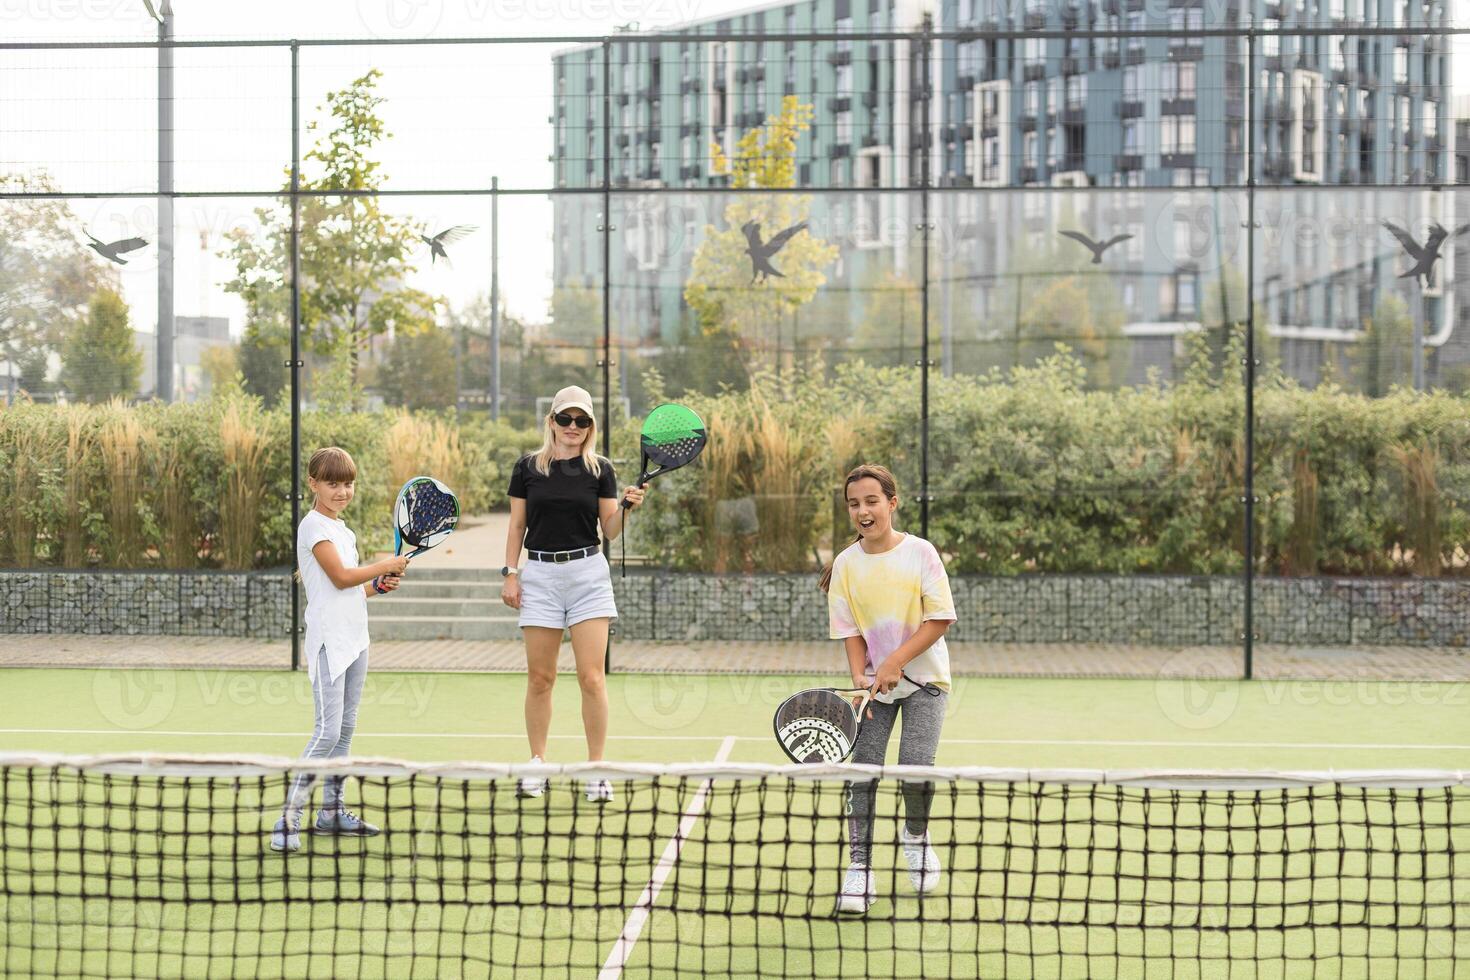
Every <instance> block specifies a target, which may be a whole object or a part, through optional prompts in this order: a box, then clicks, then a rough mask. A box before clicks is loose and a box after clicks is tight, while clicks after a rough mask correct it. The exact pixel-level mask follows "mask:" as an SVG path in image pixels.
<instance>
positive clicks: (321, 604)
mask: <svg viewBox="0 0 1470 980" xmlns="http://www.w3.org/2000/svg"><path fill="white" fill-rule="evenodd" d="M322 541H330V542H332V546H333V547H335V548H336V549H337V557H338V558H340V559H341V560H342V567H343V568H356V567H357V535H355V534H353V533H352V529H351V528H349V527H348V526H347V525H346V524H345V523H343V522H342V521H341V520H338V519H333V518H331V517H328V516H327V515H325V514H323V513H322V512H321V511H319V510H317V509H316V508H312V509H311V510H310V511H309V512H307V515H306V516H305V517H303V518H302V519H301V526H300V527H298V528H297V529H296V563H297V565H298V566H299V567H300V569H301V584H302V586H303V587H304V588H305V590H306V669H307V672H308V673H313V672H314V671H315V670H316V661H317V655H318V653H319V651H320V650H321V648H322V647H324V646H325V647H326V648H327V667H328V670H329V671H330V673H331V676H330V677H329V678H327V679H328V681H335V680H336V679H337V678H338V677H341V676H342V673H343V671H345V670H346V669H347V668H348V667H350V666H352V662H353V661H354V660H356V659H357V658H358V656H359V655H360V654H361V653H362V652H363V651H364V650H366V649H367V646H368V618H367V593H365V592H364V591H363V587H362V586H361V585H353V586H350V587H348V588H345V589H339V588H337V587H336V586H335V585H333V584H332V580H331V579H330V578H328V577H327V573H326V572H325V571H324V570H323V569H322V566H321V563H320V562H318V561H317V560H316V555H314V554H312V553H311V549H312V548H314V547H316V545H317V544H318V543H319V542H322Z"/></svg>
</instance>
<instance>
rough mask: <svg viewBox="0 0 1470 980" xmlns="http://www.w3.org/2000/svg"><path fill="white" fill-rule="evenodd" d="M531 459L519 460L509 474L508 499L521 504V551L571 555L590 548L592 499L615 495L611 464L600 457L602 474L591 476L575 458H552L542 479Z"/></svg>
mask: <svg viewBox="0 0 1470 980" xmlns="http://www.w3.org/2000/svg"><path fill="white" fill-rule="evenodd" d="M535 459H536V457H535V456H534V455H530V456H522V457H521V458H520V460H518V461H517V462H516V466H515V469H514V470H513V471H512V472H511V474H510V491H509V492H510V495H511V496H512V497H521V498H522V499H524V500H525V501H526V547H527V548H528V549H530V550H531V551H574V550H576V549H578V548H590V547H592V546H594V545H596V544H597V543H598V542H599V540H600V539H599V538H598V534H597V509H598V506H599V505H598V503H597V501H598V498H600V497H609V498H612V499H614V500H616V499H617V496H618V479H617V476H616V475H615V474H614V473H613V466H612V463H610V462H608V461H607V460H606V459H602V474H601V475H600V476H593V475H592V474H591V473H589V472H587V464H586V463H584V462H582V457H580V456H577V457H575V458H573V459H554V460H552V461H551V472H550V473H548V474H547V475H546V476H542V475H541V472H540V471H539V470H537V469H536V462H535ZM599 459H601V457H599Z"/></svg>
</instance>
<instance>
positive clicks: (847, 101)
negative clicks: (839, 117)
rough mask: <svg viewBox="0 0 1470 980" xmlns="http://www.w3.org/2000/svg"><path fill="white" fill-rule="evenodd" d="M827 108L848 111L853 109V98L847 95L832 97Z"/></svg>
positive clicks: (834, 110) (835, 110)
mask: <svg viewBox="0 0 1470 980" xmlns="http://www.w3.org/2000/svg"><path fill="white" fill-rule="evenodd" d="M827 108H828V109H830V110H831V111H832V112H848V111H850V110H851V109H852V99H851V98H849V97H847V96H842V97H841V98H836V99H830V100H828V102H827Z"/></svg>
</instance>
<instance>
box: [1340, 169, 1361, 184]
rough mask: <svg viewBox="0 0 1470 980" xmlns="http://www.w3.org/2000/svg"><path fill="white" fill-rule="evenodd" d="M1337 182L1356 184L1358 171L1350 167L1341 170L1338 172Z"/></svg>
mask: <svg viewBox="0 0 1470 980" xmlns="http://www.w3.org/2000/svg"><path fill="white" fill-rule="evenodd" d="M1337 182H1338V183H1339V184H1356V183H1357V182H1358V172H1357V171H1356V170H1348V169H1343V170H1339V171H1338V172H1337Z"/></svg>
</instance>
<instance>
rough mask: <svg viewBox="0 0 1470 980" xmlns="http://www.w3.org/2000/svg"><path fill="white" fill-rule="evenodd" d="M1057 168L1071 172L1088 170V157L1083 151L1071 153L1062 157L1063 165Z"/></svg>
mask: <svg viewBox="0 0 1470 980" xmlns="http://www.w3.org/2000/svg"><path fill="white" fill-rule="evenodd" d="M1057 169H1059V170H1061V171H1071V172H1075V171H1081V170H1086V169H1087V157H1086V155H1085V154H1082V153H1069V154H1067V155H1066V156H1064V157H1062V162H1061V165H1060V166H1059V167H1058V168H1057Z"/></svg>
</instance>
